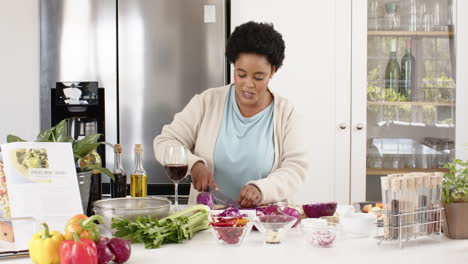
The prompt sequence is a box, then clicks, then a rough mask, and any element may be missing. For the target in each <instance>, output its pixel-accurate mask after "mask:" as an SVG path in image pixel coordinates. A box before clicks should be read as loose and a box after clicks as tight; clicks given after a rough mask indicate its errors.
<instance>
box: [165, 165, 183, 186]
mask: <svg viewBox="0 0 468 264" xmlns="http://www.w3.org/2000/svg"><path fill="white" fill-rule="evenodd" d="M164 170H165V171H166V174H167V176H168V177H169V178H170V179H171V180H173V181H174V182H179V181H180V180H182V179H183V178H184V177H185V175H186V174H187V170H188V165H180V164H166V165H164Z"/></svg>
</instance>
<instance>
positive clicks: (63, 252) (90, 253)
mask: <svg viewBox="0 0 468 264" xmlns="http://www.w3.org/2000/svg"><path fill="white" fill-rule="evenodd" d="M73 239H74V240H64V241H63V242H62V244H61V245H60V264H98V255H97V248H96V245H95V244H94V242H93V241H92V240H91V239H81V240H80V238H79V237H78V235H77V234H76V233H73Z"/></svg>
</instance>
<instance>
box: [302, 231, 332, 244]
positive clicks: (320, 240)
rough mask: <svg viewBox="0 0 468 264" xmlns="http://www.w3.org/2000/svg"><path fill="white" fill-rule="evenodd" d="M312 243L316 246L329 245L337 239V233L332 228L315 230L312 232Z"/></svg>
mask: <svg viewBox="0 0 468 264" xmlns="http://www.w3.org/2000/svg"><path fill="white" fill-rule="evenodd" d="M309 235H310V243H311V244H312V246H315V247H329V246H331V245H332V244H333V241H335V237H336V234H335V232H333V231H330V230H323V231H313V232H311V233H310V234H309Z"/></svg>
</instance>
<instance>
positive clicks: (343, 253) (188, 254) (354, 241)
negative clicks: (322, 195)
mask: <svg viewBox="0 0 468 264" xmlns="http://www.w3.org/2000/svg"><path fill="white" fill-rule="evenodd" d="M262 239H263V238H262V236H261V234H260V233H259V232H254V231H252V232H251V233H250V235H249V236H248V237H246V238H245V240H244V242H243V244H242V245H241V246H240V247H219V246H218V245H217V244H216V241H215V239H214V238H213V236H212V234H211V233H210V230H205V231H202V232H199V233H197V234H196V235H195V236H194V237H193V239H192V240H188V241H184V243H183V244H168V245H163V246H162V247H161V248H159V249H151V250H147V249H144V247H143V245H141V244H135V245H132V256H131V258H130V260H129V261H128V262H126V263H129V264H133V263H135V264H144V263H203V264H208V263H216V264H219V263H223V264H225V263H235V264H239V263H288V264H293V263H359V264H364V263H372V264H375V263H378V264H382V263H391V264H404V263H422V264H425V263H447V264H448V263H468V240H450V239H447V238H445V237H442V240H441V241H440V242H439V241H438V239H434V238H429V237H426V238H421V239H418V240H414V241H409V242H408V244H407V245H406V247H405V248H403V249H400V248H399V247H398V243H394V242H386V241H384V242H382V244H381V245H380V246H379V245H377V241H376V240H375V239H373V238H347V239H341V240H337V241H336V242H337V243H336V244H335V247H333V248H312V247H309V246H306V245H305V243H304V240H303V239H302V235H301V231H300V229H299V228H294V229H292V230H291V231H290V232H289V233H288V236H287V238H286V240H285V241H283V242H282V243H281V244H277V245H266V244H263V240H262ZM0 261H1V262H2V263H22V264H23V263H31V261H30V260H29V259H27V258H20V259H10V260H3V259H2V260H0Z"/></svg>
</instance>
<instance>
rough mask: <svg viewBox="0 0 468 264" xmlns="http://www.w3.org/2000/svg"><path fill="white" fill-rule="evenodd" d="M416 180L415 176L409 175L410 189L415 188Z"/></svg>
mask: <svg viewBox="0 0 468 264" xmlns="http://www.w3.org/2000/svg"><path fill="white" fill-rule="evenodd" d="M414 180H415V178H414V177H413V176H411V177H408V190H414Z"/></svg>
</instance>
